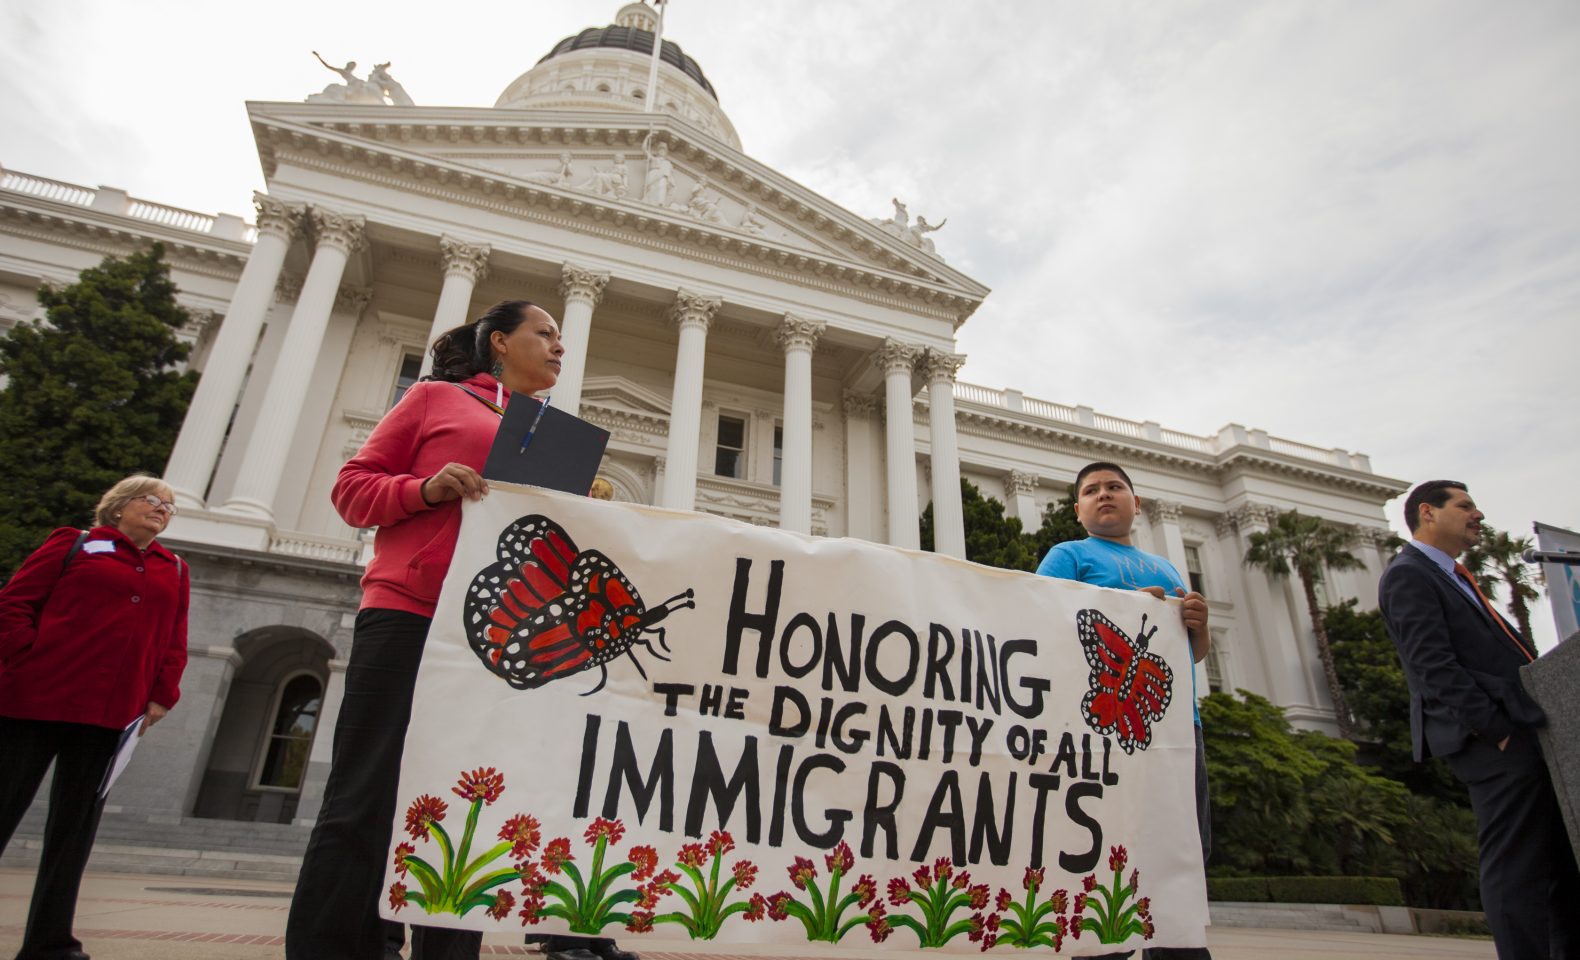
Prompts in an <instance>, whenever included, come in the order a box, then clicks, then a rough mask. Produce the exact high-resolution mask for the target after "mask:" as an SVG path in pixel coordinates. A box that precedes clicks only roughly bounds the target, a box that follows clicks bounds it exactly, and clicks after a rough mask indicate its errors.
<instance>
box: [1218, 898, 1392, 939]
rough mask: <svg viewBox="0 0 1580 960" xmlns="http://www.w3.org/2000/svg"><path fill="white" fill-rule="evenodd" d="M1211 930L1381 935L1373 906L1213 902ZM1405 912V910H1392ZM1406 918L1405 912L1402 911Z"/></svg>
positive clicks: (1379, 919) (1378, 914)
mask: <svg viewBox="0 0 1580 960" xmlns="http://www.w3.org/2000/svg"><path fill="white" fill-rule="evenodd" d="M1207 906H1208V910H1209V913H1210V915H1211V917H1212V920H1211V923H1212V925H1213V926H1215V927H1256V928H1261V929H1275V930H1344V931H1349V932H1351V933H1382V932H1384V921H1383V918H1382V917H1381V916H1380V912H1379V910H1378V908H1377V907H1352V906H1343V905H1340V904H1335V903H1235V902H1228V901H1216V900H1215V901H1213V902H1211V903H1209V904H1208V905H1207ZM1392 909H1396V910H1400V911H1405V908H1403V907H1398V908H1392ZM1405 914H1406V917H1408V911H1405Z"/></svg>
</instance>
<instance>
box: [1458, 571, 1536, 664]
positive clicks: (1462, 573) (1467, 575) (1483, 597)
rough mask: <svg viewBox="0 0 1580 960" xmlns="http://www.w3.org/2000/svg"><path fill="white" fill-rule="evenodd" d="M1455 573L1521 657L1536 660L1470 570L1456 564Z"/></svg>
mask: <svg viewBox="0 0 1580 960" xmlns="http://www.w3.org/2000/svg"><path fill="white" fill-rule="evenodd" d="M1454 572H1455V573H1457V574H1459V575H1460V576H1461V577H1463V578H1464V580H1465V582H1466V583H1468V584H1470V589H1472V590H1474V591H1476V596H1477V597H1479V598H1480V599H1481V605H1482V606H1483V607H1485V608H1486V610H1487V615H1488V616H1490V617H1492V622H1493V623H1495V624H1497V625H1498V627H1499V629H1501V630H1502V631H1503V634H1504V636H1506V637H1508V638H1509V641H1510V642H1511V643H1513V644H1514V646H1515V648H1516V649H1518V650H1519V651H1520V656H1522V657H1524V658H1525V661H1526V662H1527V663H1529V662H1530V661H1532V660H1535V659H1536V658H1535V657H1534V656H1532V655H1531V652H1530V651H1529V650H1527V649H1525V644H1524V643H1523V642H1521V641H1520V638H1519V637H1516V636H1515V635H1514V631H1513V630H1510V629H1509V625H1508V623H1506V622H1505V621H1504V619H1503V618H1502V617H1500V616H1498V611H1497V610H1496V609H1494V608H1493V606H1492V601H1490V600H1488V599H1487V595H1486V594H1484V593H1482V592H1481V587H1480V586H1479V585H1478V584H1477V583H1476V578H1475V577H1473V576H1471V575H1470V568H1469V567H1466V566H1465V565H1464V564H1463V563H1457V562H1456V563H1455V564H1454Z"/></svg>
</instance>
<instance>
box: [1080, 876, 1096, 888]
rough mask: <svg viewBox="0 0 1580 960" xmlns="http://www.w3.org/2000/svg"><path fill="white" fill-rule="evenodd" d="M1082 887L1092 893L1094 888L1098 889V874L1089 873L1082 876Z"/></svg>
mask: <svg viewBox="0 0 1580 960" xmlns="http://www.w3.org/2000/svg"><path fill="white" fill-rule="evenodd" d="M1081 889H1082V890H1085V891H1086V892H1087V893H1091V892H1092V891H1093V890H1096V889H1097V877H1096V875H1094V874H1090V873H1088V874H1087V875H1086V876H1084V877H1082V878H1081Z"/></svg>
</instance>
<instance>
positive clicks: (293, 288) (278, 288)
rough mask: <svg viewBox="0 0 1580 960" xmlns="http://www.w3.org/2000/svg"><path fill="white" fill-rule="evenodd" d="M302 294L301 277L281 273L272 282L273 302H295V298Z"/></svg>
mask: <svg viewBox="0 0 1580 960" xmlns="http://www.w3.org/2000/svg"><path fill="white" fill-rule="evenodd" d="M301 295H302V278H301V277H288V276H285V275H284V274H282V275H281V276H280V279H278V280H276V281H275V282H274V302H275V303H295V302H296V298H297V297H300V296H301Z"/></svg>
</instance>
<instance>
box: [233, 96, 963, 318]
mask: <svg viewBox="0 0 1580 960" xmlns="http://www.w3.org/2000/svg"><path fill="white" fill-rule="evenodd" d="M248 107H249V111H250V113H251V116H252V120H253V126H254V133H255V135H256V136H257V138H258V146H259V152H260V155H261V158H262V160H263V163H264V169H265V172H266V174H270V175H272V171H273V168H274V164H275V162H276V155H277V154H281V153H290V152H293V151H294V152H299V153H301V152H305V153H308V154H312V155H315V156H316V157H318V158H324V157H328V158H331V159H340V160H344V161H346V162H348V163H352V164H360V165H365V166H369V167H373V168H375V169H377V170H379V171H380V173H381V175H384V174H385V172H386V171H390V172H394V173H397V174H401V175H403V176H406V177H412V178H416V179H429V180H434V181H437V182H438V183H441V184H444V185H446V186H447V187H449V188H454V187H456V186H459V187H461V188H463V189H470V190H477V191H479V192H481V193H484V194H487V195H490V196H492V197H498V196H499V195H501V194H503V196H504V197H505V198H506V199H507V200H510V201H513V202H518V203H524V204H527V205H544V206H547V207H549V208H551V209H554V210H562V209H565V210H570V211H572V212H573V213H575V214H576V215H578V216H580V215H583V214H584V213H590V215H591V216H593V217H594V218H595V219H599V220H603V221H605V222H611V221H612V222H613V223H614V224H616V225H621V226H626V227H627V228H629V229H634V230H637V231H641V232H649V233H653V234H655V235H657V236H659V237H663V238H666V239H667V240H671V241H672V240H676V239H679V240H682V241H685V242H690V243H695V244H699V245H703V246H707V247H710V248H713V249H716V250H719V251H724V252H728V253H734V254H736V255H737V256H740V257H742V258H745V259H748V260H750V259H755V260H757V261H759V262H763V263H765V264H770V265H776V266H777V267H779V268H782V269H791V270H796V271H805V272H808V273H812V274H815V275H816V276H817V277H819V278H821V279H823V280H832V281H835V282H841V283H848V284H854V285H857V286H859V287H863V288H870V289H873V290H875V291H878V292H881V293H886V294H891V295H900V296H905V297H913V298H917V299H921V300H924V301H925V302H927V303H928V304H934V305H938V306H942V307H944V308H946V309H949V310H951V311H958V313H957V315H958V317H959V319H962V320H963V319H964V317H965V316H967V315H969V314H970V313H971V311H972V310H974V309H975V308H976V306H977V305H978V304H979V303H980V302H981V301H982V299H983V298H984V297H986V295H987V293H988V290H987V288H986V287H985V286H983V285H982V284H980V283H978V282H977V281H975V280H973V279H971V278H970V277H968V276H966V275H965V274H962V273H960V272H959V271H957V270H955V269H953V268H951V267H950V266H949V265H948V264H947V263H945V262H944V261H943V260H942V259H941V258H939V257H938V256H937V255H936V254H933V253H930V252H928V251H926V250H923V249H920V248H918V247H917V246H915V245H914V244H913V243H911V242H907V240H906V238H905V237H903V236H899V235H897V234H896V232H895V231H893V230H890V229H885V227H884V226H883V225H882V224H881V223H880V222H878V221H872V220H868V219H866V218H863V217H861V216H858V215H857V214H855V213H852V212H851V211H849V210H846V209H844V208H843V207H840V206H838V205H837V204H834V203H833V202H831V201H829V200H827V199H826V198H824V197H822V196H820V195H818V194H816V193H814V192H813V191H811V190H808V189H807V188H805V187H803V186H801V185H800V184H798V183H795V182H794V181H792V180H790V179H788V178H786V177H784V176H782V175H781V174H779V173H777V172H776V171H774V170H772V169H771V168H768V167H766V166H764V165H763V164H760V163H758V162H757V161H755V160H752V159H751V158H750V157H747V156H746V155H745V154H742V153H740V152H739V151H737V150H735V149H734V148H732V147H730V146H728V145H726V144H724V143H722V142H719V141H717V140H714V139H712V138H711V137H709V136H708V135H706V134H704V133H702V132H700V131H698V130H696V129H695V128H693V127H691V126H690V125H688V124H686V123H684V122H683V121H680V120H678V119H676V118H674V117H671V116H667V115H666V116H654V115H648V114H621V113H594V112H581V113H571V112H559V111H524V110H498V109H482V108H454V107H448V108H440V107H387V106H386V107H380V106H376V105H372V106H360V105H349V104H286V103H253V104H249V105H248Z"/></svg>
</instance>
